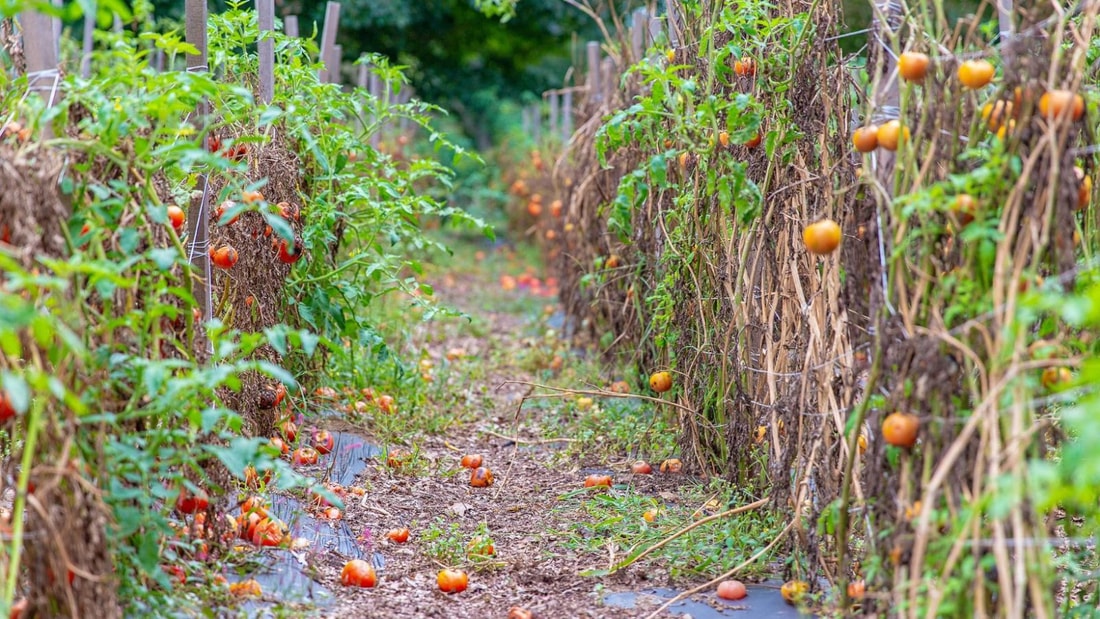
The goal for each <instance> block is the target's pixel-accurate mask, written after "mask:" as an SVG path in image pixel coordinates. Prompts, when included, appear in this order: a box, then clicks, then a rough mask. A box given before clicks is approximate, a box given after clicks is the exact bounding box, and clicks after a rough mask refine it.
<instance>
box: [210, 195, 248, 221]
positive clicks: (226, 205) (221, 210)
mask: <svg viewBox="0 0 1100 619" xmlns="http://www.w3.org/2000/svg"><path fill="white" fill-rule="evenodd" d="M236 206H237V204H236V203H235V202H233V201H232V200H226V201H225V202H222V203H221V204H219V205H218V206H217V208H215V209H214V213H213V215H214V221H215V222H217V223H218V225H220V226H228V225H229V224H232V223H236V221H237V220H238V219H240V218H241V216H240V215H234V216H233V219H230V220H229V221H225V222H223V221H222V216H224V215H225V213H226V212H227V211H229V210H231V209H233V208H234V207H236Z"/></svg>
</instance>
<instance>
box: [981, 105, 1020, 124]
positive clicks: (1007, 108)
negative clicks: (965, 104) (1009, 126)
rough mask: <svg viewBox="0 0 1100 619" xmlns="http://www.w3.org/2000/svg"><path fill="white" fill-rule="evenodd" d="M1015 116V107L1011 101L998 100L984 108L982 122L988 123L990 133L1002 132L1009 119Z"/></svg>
mask: <svg viewBox="0 0 1100 619" xmlns="http://www.w3.org/2000/svg"><path fill="white" fill-rule="evenodd" d="M1014 115H1015V106H1014V105H1013V104H1012V102H1011V101H1003V100H998V101H994V102H992V103H986V104H985V105H983V106H982V120H984V121H985V122H986V126H987V127H989V129H990V131H998V130H1000V129H1001V128H1002V127H1003V126H1004V125H1005V122H1006V121H1008V120H1009V117H1011V116H1014Z"/></svg>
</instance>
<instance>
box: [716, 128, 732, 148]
mask: <svg viewBox="0 0 1100 619" xmlns="http://www.w3.org/2000/svg"><path fill="white" fill-rule="evenodd" d="M718 143H719V144H721V145H722V148H728V147H729V145H730V134H729V132H728V131H721V132H719V133H718Z"/></svg>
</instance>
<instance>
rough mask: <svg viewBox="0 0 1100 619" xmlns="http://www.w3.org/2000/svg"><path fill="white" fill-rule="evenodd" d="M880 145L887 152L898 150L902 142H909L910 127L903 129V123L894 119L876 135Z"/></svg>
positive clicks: (886, 123) (879, 129)
mask: <svg viewBox="0 0 1100 619" xmlns="http://www.w3.org/2000/svg"><path fill="white" fill-rule="evenodd" d="M875 137H876V138H877V139H878V145H879V146H881V147H882V148H885V149H886V150H891V151H892V150H897V149H898V144H899V143H901V142H902V141H906V142H908V141H909V127H903V126H902V125H901V121H899V120H897V119H894V120H889V121H886V122H885V123H883V124H882V125H881V126H880V127H879V128H878V133H877V134H875Z"/></svg>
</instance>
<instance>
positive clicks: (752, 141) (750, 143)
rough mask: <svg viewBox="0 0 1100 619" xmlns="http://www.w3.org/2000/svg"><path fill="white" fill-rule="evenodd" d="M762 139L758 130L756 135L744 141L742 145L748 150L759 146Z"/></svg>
mask: <svg viewBox="0 0 1100 619" xmlns="http://www.w3.org/2000/svg"><path fill="white" fill-rule="evenodd" d="M763 139H764V138H763V137H762V136H761V135H760V133H759V132H758V133H756V135H754V136H752V137H751V138H749V139H748V140H747V141H746V142H745V144H744V146H745V148H747V149H749V150H752V149H754V148H756V147H757V146H760V142H761V141H763Z"/></svg>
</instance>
